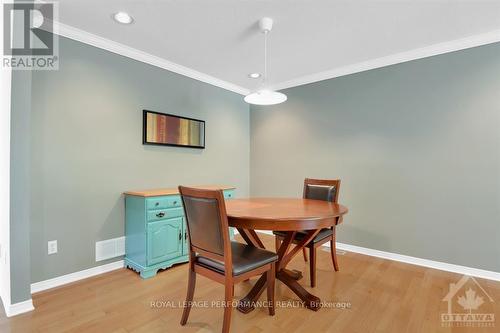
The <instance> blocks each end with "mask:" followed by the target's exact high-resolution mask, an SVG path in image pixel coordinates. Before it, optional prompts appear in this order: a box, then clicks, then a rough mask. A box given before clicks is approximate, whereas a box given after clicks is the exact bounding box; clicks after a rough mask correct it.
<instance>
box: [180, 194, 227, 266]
mask: <svg viewBox="0 0 500 333" xmlns="http://www.w3.org/2000/svg"><path fill="white" fill-rule="evenodd" d="M179 192H180V194H181V198H182V203H183V206H184V213H185V217H186V225H187V229H188V235H189V241H190V250H191V251H194V252H196V253H200V254H201V255H203V256H205V257H208V258H211V259H215V260H219V261H223V262H229V263H231V239H230V237H229V227H228V221H227V214H226V206H225V203H224V194H223V193H222V190H206V189H198V188H189V187H185V186H179ZM225 259H229V260H225Z"/></svg>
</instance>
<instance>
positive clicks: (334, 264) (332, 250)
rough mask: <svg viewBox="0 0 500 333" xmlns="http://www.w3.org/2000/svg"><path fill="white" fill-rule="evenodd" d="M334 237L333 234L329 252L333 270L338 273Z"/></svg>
mask: <svg viewBox="0 0 500 333" xmlns="http://www.w3.org/2000/svg"><path fill="white" fill-rule="evenodd" d="M336 244H337V242H336V237H335V234H333V236H332V239H331V240H330V252H331V254H332V262H333V269H334V270H335V271H336V272H338V271H339V262H338V260H337V246H336Z"/></svg>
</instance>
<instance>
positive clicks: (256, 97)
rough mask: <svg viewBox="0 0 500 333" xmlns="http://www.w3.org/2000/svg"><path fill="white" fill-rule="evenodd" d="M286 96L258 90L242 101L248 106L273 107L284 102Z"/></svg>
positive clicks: (275, 92)
mask: <svg viewBox="0 0 500 333" xmlns="http://www.w3.org/2000/svg"><path fill="white" fill-rule="evenodd" d="M286 98H287V97H286V95H285V94H282V93H280V92H277V91H272V90H259V91H256V92H253V93H251V94H249V95H246V96H245V98H244V100H245V102H247V103H248V104H255V105H274V104H280V103H283V102H284V101H286Z"/></svg>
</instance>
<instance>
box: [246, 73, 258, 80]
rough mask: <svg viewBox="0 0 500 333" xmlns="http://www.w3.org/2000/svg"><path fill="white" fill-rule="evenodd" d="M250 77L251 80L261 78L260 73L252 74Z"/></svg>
mask: <svg viewBox="0 0 500 333" xmlns="http://www.w3.org/2000/svg"><path fill="white" fill-rule="evenodd" d="M248 77H249V78H251V79H258V78H259V77H260V73H250V74H248Z"/></svg>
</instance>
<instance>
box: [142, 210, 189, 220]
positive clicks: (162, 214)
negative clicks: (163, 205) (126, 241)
mask: <svg viewBox="0 0 500 333" xmlns="http://www.w3.org/2000/svg"><path fill="white" fill-rule="evenodd" d="M182 216H184V208H182V207H179V208H169V209H157V210H150V211H148V222H152V221H158V220H164V219H170V218H172V217H182Z"/></svg>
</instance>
